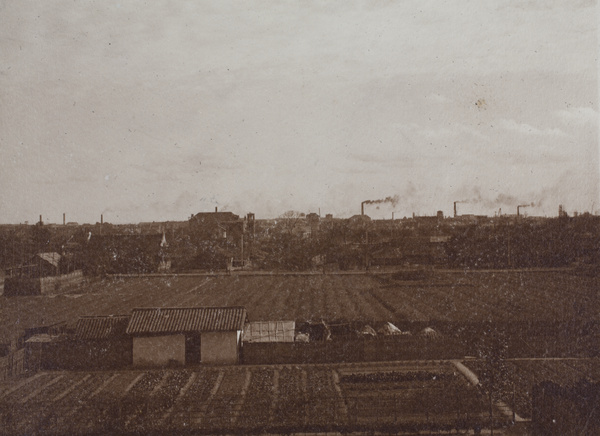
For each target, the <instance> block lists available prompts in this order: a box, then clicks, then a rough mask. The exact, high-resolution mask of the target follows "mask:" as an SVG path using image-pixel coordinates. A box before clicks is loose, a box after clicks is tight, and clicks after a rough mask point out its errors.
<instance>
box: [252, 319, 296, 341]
mask: <svg viewBox="0 0 600 436" xmlns="http://www.w3.org/2000/svg"><path fill="white" fill-rule="evenodd" d="M295 333H296V323H295V322H294V321H255V322H251V323H248V324H246V328H245V329H244V342H248V343H253V342H294V335H295Z"/></svg>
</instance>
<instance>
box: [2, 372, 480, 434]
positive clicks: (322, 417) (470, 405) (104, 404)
mask: <svg viewBox="0 0 600 436" xmlns="http://www.w3.org/2000/svg"><path fill="white" fill-rule="evenodd" d="M402 371H403V368H402V366H401V365H398V366H397V367H396V369H395V373H397V374H401V373H402ZM441 374H447V371H446V370H445V369H442V371H441V373H440V375H441ZM343 380H346V381H343ZM347 380H348V379H347V378H346V379H344V378H343V377H340V376H339V373H338V369H336V368H335V367H332V366H317V367H307V366H302V367H293V366H289V367H231V368H201V369H196V370H194V371H190V370H152V371H124V372H117V373H102V372H93V373H85V372H56V373H53V372H48V373H42V374H41V375H39V376H37V377H31V378H30V379H26V380H23V381H13V382H11V383H9V384H8V385H2V386H1V387H2V391H0V392H3V393H4V394H3V395H2V397H0V406H1V407H0V418H2V422H3V423H4V424H5V428H6V429H9V430H10V431H12V432H14V433H28V434H29V433H43V429H44V428H61V429H63V430H64V431H65V432H71V433H86V432H95V431H104V430H106V431H109V430H110V429H114V428H118V429H120V430H123V431H133V432H145V431H149V430H150V429H156V428H163V427H164V428H170V429H174V430H176V429H177V428H180V427H181V429H183V428H184V427H185V428H204V429H211V428H212V429H218V428H232V429H236V428H237V429H243V428H263V427H266V426H269V425H271V426H272V425H275V424H278V425H287V426H291V427H296V428H301V427H302V426H305V425H312V426H326V425H347V424H349V423H350V424H352V423H355V421H352V420H353V413H354V412H353V411H351V410H350V409H351V408H359V409H360V411H362V412H360V413H358V415H361V413H362V415H361V416H363V417H364V416H367V415H368V414H369V413H371V412H373V405H374V404H378V405H379V406H381V407H382V409H381V411H380V412H378V414H377V420H376V421H374V422H379V421H382V422H383V421H386V420H387V419H388V418H387V417H386V416H387V415H388V414H391V415H394V414H395V415H394V416H396V418H397V417H398V412H399V411H402V413H406V414H413V415H414V414H421V415H422V418H423V417H425V416H429V417H431V419H433V416H434V415H435V413H437V412H440V413H442V412H443V413H446V414H448V413H454V412H455V411H456V410H455V409H451V408H448V406H447V405H446V403H443V404H441V403H439V401H440V400H439V398H442V397H447V396H448V395H447V392H444V391H445V390H447V389H449V390H453V389H454V391H456V392H459V393H460V395H459V397H460V398H458V397H457V398H454V397H453V401H457V400H458V401H459V403H461V404H462V405H463V406H462V407H463V409H460V410H464V411H468V412H469V413H470V414H471V416H475V415H476V414H477V413H479V406H478V404H479V403H478V401H479V400H478V399H477V394H476V392H472V391H469V389H466V388H465V386H467V385H466V381H465V380H464V379H462V377H460V376H459V377H455V378H453V379H451V380H448V378H447V377H439V378H438V381H437V382H436V381H435V379H434V378H432V381H427V382H424V381H423V380H413V382H411V383H409V386H404V388H403V389H402V390H401V392H396V391H394V392H387V393H385V394H384V395H382V394H381V391H378V390H377V389H375V388H373V384H372V383H362V382H361V383H348V382H347ZM407 380H408V379H407ZM382 383H386V382H385V381H384V382H382ZM431 383H433V384H434V385H435V386H436V387H435V388H434V387H432V386H430V384H431ZM351 384H352V385H353V386H350V385H351ZM361 386H362V390H361ZM457 387H458V388H460V389H459V390H458V391H457V390H456V389H455V388H457ZM457 395H458V394H457ZM469 397H471V399H470V400H468V401H467V399H468V398H469ZM386 398H387V399H388V400H389V399H390V398H394V401H399V400H400V399H402V403H401V404H403V406H402V407H400V408H399V409H395V410H392V409H389V408H387V409H386V407H385V404H387V403H385V401H387V400H386ZM377 401H379V403H377ZM418 401H421V403H423V404H421V406H419V407H416V406H411V405H410V404H413V403H414V404H416V402H418ZM436 401H438V403H436ZM367 405H370V406H369V407H370V408H369V407H366V406H367ZM379 406H377V407H379ZM369 411H370V412H369ZM365 413H366V414H365ZM391 415H390V416H391ZM370 419H372V418H370ZM48 426H50V427H48Z"/></svg>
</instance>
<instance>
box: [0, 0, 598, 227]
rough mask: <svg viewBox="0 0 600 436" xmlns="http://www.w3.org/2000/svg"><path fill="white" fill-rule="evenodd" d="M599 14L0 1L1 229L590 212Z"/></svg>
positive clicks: (563, 7) (548, 3) (503, 2)
mask: <svg viewBox="0 0 600 436" xmlns="http://www.w3.org/2000/svg"><path fill="white" fill-rule="evenodd" d="M457 4H460V7H457ZM599 18H600V11H599V7H598V2H597V1H596V0H539V1H538V0H497V1H492V0H483V1H482V0H464V1H461V2H459V3H457V2H455V1H444V0H405V1H382V0H379V1H378V0H373V1H334V0H319V1H314V0H307V1H285V0H282V1H269V0H262V1H253V0H250V1H226V0H225V1H218V2H214V1H189V2H186V1H179V2H171V1H163V0H153V1H151V2H150V1H136V0H128V1H122V2H119V1H112V0H102V1H93V0H88V1H80V0H69V1H66V0H53V1H51V2H48V1H32V0H19V1H11V0H0V223H21V222H25V221H29V222H30V223H32V222H35V221H37V220H38V219H39V215H42V216H43V220H44V222H54V223H62V220H63V213H65V214H66V220H67V221H74V222H79V223H94V222H98V221H100V216H101V215H102V216H103V218H104V221H105V222H111V223H134V222H141V221H166V220H177V221H183V220H186V219H188V218H189V217H190V216H191V215H192V214H194V213H198V212H203V211H213V210H214V208H215V207H218V208H219V210H223V211H225V210H227V211H232V212H234V213H236V214H238V215H245V214H246V213H248V212H254V213H255V214H256V217H257V218H273V217H277V216H279V215H281V214H283V213H284V212H285V211H288V210H298V211H301V212H305V213H309V212H317V213H319V212H320V213H321V215H322V216H324V215H325V214H329V213H331V214H333V215H334V216H335V217H349V216H352V215H354V214H357V213H360V204H361V202H362V201H365V200H379V199H385V198H387V197H392V198H394V199H397V201H393V202H385V203H373V204H367V205H365V213H367V214H368V215H369V216H371V217H372V218H376V219H383V218H387V219H389V218H391V216H392V212H393V213H394V214H395V217H396V218H399V217H403V216H411V215H412V214H413V213H415V214H417V215H434V214H435V213H436V211H438V210H442V211H443V212H444V214H445V215H451V214H452V209H453V202H454V201H462V203H460V204H458V205H457V207H458V212H459V214H463V213H464V214H467V213H476V214H486V215H490V216H493V215H494V214H495V213H498V212H501V213H503V214H506V213H512V214H514V213H516V207H517V205H519V204H528V205H530V207H529V208H527V209H525V211H526V213H527V214H529V215H539V216H556V215H557V213H558V206H559V204H562V205H564V208H565V209H566V211H567V212H569V213H572V212H573V211H580V212H584V211H590V212H594V213H596V212H598V211H600V194H599V188H598V186H599V180H600V177H599V173H600V166H599V158H598V155H599V126H598V121H599V120H598V118H599V117H598V115H599V108H598V88H599V86H598V85H599V76H598V53H599V51H600V44H599V37H598V23H599V22H600V20H599ZM599 213H600V212H599Z"/></svg>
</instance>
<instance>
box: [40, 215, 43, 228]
mask: <svg viewBox="0 0 600 436" xmlns="http://www.w3.org/2000/svg"><path fill="white" fill-rule="evenodd" d="M42 224H44V222H43V221H42V216H41V215H40V226H41V225H42Z"/></svg>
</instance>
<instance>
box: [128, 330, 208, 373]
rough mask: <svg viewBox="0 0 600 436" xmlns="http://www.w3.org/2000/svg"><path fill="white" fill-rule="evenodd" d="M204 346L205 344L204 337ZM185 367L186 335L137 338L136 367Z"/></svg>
mask: <svg viewBox="0 0 600 436" xmlns="http://www.w3.org/2000/svg"><path fill="white" fill-rule="evenodd" d="M202 339H203V344H204V337H203V338H202ZM170 364H176V365H185V335H183V334H172V335H166V336H135V337H134V338H133V365H134V366H166V365H170Z"/></svg>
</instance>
